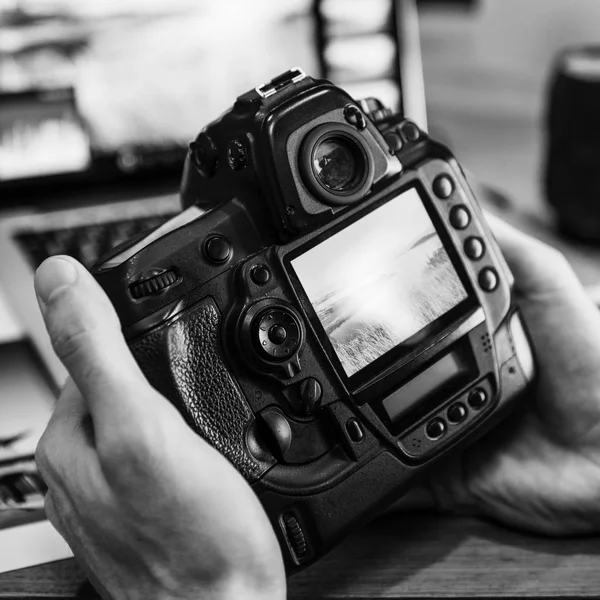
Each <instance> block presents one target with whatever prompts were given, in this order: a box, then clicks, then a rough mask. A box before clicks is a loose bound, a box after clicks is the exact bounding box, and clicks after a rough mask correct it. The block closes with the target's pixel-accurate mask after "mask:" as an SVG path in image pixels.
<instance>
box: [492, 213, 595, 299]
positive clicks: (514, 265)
mask: <svg viewBox="0 0 600 600" xmlns="http://www.w3.org/2000/svg"><path fill="white" fill-rule="evenodd" d="M487 219H488V222H489V224H490V226H491V228H492V230H493V232H494V235H495V236H496V239H497V241H498V244H499V245H500V248H501V249H502V253H503V255H504V257H505V258H506V262H507V263H508V265H509V267H510V269H511V271H512V273H513V275H514V277H515V284H516V288H517V292H518V293H519V294H520V295H522V296H525V297H528V296H535V297H540V296H544V295H553V294H564V293H569V294H572V293H573V292H575V293H576V294H578V295H581V297H583V296H584V295H585V294H583V293H581V294H579V292H583V290H582V287H581V284H580V283H579V281H578V279H577V276H576V275H575V273H574V272H573V269H572V268H571V266H570V265H569V263H568V261H567V260H566V258H565V256H564V255H563V254H562V253H561V252H559V251H558V250H556V249H555V248H552V247H551V246H548V245H547V244H545V243H543V242H541V241H539V240H537V239H535V238H533V237H531V236H529V235H527V234H525V233H523V232H522V231H519V230H518V229H515V228H514V227H512V226H511V225H509V224H508V223H506V222H505V221H502V220H501V219H499V218H498V217H495V216H493V215H487Z"/></svg>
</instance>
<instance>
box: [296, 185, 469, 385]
mask: <svg viewBox="0 0 600 600" xmlns="http://www.w3.org/2000/svg"><path fill="white" fill-rule="evenodd" d="M292 266H293V267H294V269H295V271H296V273H297V275H298V278H299V279H300V282H301V283H302V286H303V287H304V291H305V292H306V294H307V296H308V298H309V300H310V301H311V303H312V305H313V308H314V309H315V312H316V313H317V316H318V317H319V320H320V321H321V323H322V325H323V328H324V329H325V332H326V333H327V335H328V337H329V339H330V340H331V343H332V345H333V347H334V349H335V351H336V353H337V355H338V358H339V359H340V362H341V363H342V366H343V367H344V370H345V371H346V374H347V375H348V376H352V375H354V374H355V373H357V372H358V371H360V370H361V369H363V368H364V367H366V366H367V365H369V364H370V363H372V362H373V361H374V360H376V359H378V358H379V357H381V356H383V355H384V354H385V353H386V352H388V351H390V350H392V349H393V348H394V347H395V346H397V345H398V344H401V343H402V342H404V341H406V340H407V339H408V338H410V337H411V336H413V335H415V334H416V333H418V332H419V331H421V330H422V329H423V328H424V327H426V326H427V325H430V324H431V323H433V322H434V321H435V320H436V319H438V318H439V317H441V316H442V315H444V314H445V313H447V312H448V311H449V310H451V309H452V308H454V307H455V306H457V305H458V304H460V302H462V301H463V300H465V299H466V298H467V293H466V291H465V288H464V286H463V285H462V283H461V281H460V279H459V277H458V275H457V273H456V271H455V269H454V267H453V266H452V263H451V261H450V258H449V256H448V253H447V252H446V250H445V249H444V246H443V245H442V241H441V240H440V237H439V236H438V234H437V232H436V230H435V228H434V226H433V223H432V222H431V219H430V218H429V215H428V214H427V211H426V210H425V207H424V206H423V202H422V200H421V198H420V197H419V194H418V192H417V191H416V189H414V188H413V189H409V190H407V191H406V192H404V193H403V194H401V195H400V196H398V197H397V198H394V199H392V200H390V201H389V202H387V203H386V204H385V205H383V206H381V207H380V208H377V209H375V210H374V211H373V212H372V213H370V214H369V215H367V216H366V217H363V218H362V219H360V220H359V221H357V222H356V223H353V224H352V225H350V226H349V227H347V228H346V229H344V230H342V231H340V232H338V233H337V234H335V235H333V236H332V237H330V238H329V239H327V240H325V241H324V242H322V243H321V244H319V245H317V246H315V247H314V248H312V249H310V250H309V251H308V252H306V253H305V254H303V255H301V256H299V257H298V258H295V259H294V260H293V261H292Z"/></svg>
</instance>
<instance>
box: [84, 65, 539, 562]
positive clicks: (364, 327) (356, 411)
mask: <svg viewBox="0 0 600 600" xmlns="http://www.w3.org/2000/svg"><path fill="white" fill-rule="evenodd" d="M181 193H182V200H183V204H184V207H187V210H186V211H184V212H183V213H182V215H180V216H179V217H175V219H174V220H173V222H171V223H168V224H167V225H166V226H163V228H161V229H159V230H158V231H156V232H154V233H151V234H150V235H148V236H146V237H144V238H143V239H137V240H132V241H131V242H129V243H127V244H126V245H124V246H121V247H119V248H117V249H116V250H115V251H113V253H111V255H109V256H108V257H106V258H104V259H103V260H102V261H101V262H100V263H99V264H98V265H96V267H95V268H94V275H95V277H96V278H97V280H98V281H99V282H100V284H101V285H102V287H103V288H104V289H105V291H106V292H107V293H108V295H109V297H110V298H111V300H112V302H113V304H114V305H115V307H116V310H117V312H118V314H119V316H120V319H121V322H122V326H123V331H124V333H125V336H126V338H127V340H128V343H129V345H130V347H131V350H132V352H133V354H134V355H135V357H136V359H137V361H138V362H139V364H140V365H141V367H142V369H143V371H144V373H145V374H146V375H147V377H148V379H149V380H150V382H151V384H152V385H153V386H154V387H155V388H156V389H157V390H159V391H160V392H161V393H163V394H164V395H165V396H166V397H167V398H168V399H169V400H170V401H171V402H173V403H174V404H175V405H176V406H177V408H178V409H179V410H180V411H181V413H182V414H183V415H184V417H185V418H186V420H187V421H188V423H189V424H190V426H191V427H192V428H193V429H194V430H195V431H196V432H197V433H199V434H200V435H201V436H202V437H203V438H204V439H206V440H207V441H208V442H210V443H211V444H212V445H213V446H214V447H215V448H217V449H218V450H219V451H220V452H221V453H222V454H223V455H224V456H225V457H226V458H227V459H228V460H229V461H230V462H231V463H232V464H233V465H234V466H235V467H236V468H237V469H238V470H239V472H240V473H241V474H242V475H243V476H244V477H245V478H246V480H247V481H248V483H249V484H250V485H251V486H252V487H253V489H254V491H255V492H256V494H257V496H258V497H259V499H260V500H261V502H262V504H263V506H264V508H265V510H266V512H267V514H268V516H269V518H270V520H271V523H272V525H273V528H274V530H275V532H276V535H277V537H278V539H279V542H280V544H281V548H282V552H283V555H284V559H285V563H286V568H287V569H288V572H289V573H293V572H294V571H296V570H298V569H300V568H303V567H304V566H306V565H308V564H310V563H312V562H314V561H315V560H316V559H317V558H319V557H320V556H322V555H323V554H324V553H325V552H327V551H328V550H329V549H331V548H332V547H333V546H334V545H335V544H336V543H337V542H338V541H340V540H341V539H342V537H343V536H344V535H345V534H346V533H348V532H349V531H350V530H352V529H353V528H355V527H356V526H357V525H359V524H361V523H363V522H365V520H367V519H368V518H370V517H372V516H373V515H374V514H376V511H377V510H378V509H381V508H383V507H385V506H386V505H388V504H390V503H391V502H393V501H395V500H397V499H398V498H399V497H400V496H402V495H403V494H404V493H405V492H407V491H408V490H409V489H410V488H411V487H412V486H414V485H415V484H416V483H418V482H419V481H420V480H422V478H423V477H424V476H425V475H427V474H429V472H430V471H431V469H432V467H434V466H435V465H436V464H438V463H439V462H440V461H441V460H443V459H444V458H446V457H447V456H448V455H449V453H451V452H453V451H456V450H457V449H458V448H459V447H463V446H464V445H465V444H468V443H470V442H472V441H474V440H475V439H476V438H477V437H479V436H481V435H482V434H483V433H484V432H485V431H487V430H488V429H489V428H490V427H492V426H493V425H494V424H495V423H496V422H497V421H498V420H499V419H500V418H502V417H503V416H504V415H505V414H506V413H507V411H508V409H509V407H510V406H511V404H513V403H514V401H515V399H516V398H517V397H518V396H519V395H520V394H521V393H522V392H523V391H524V390H525V389H526V387H527V386H528V384H529V382H531V380H532V378H533V374H534V365H533V357H532V353H531V349H530V345H529V343H528V339H527V336H526V334H525V331H524V329H523V325H522V323H521V319H520V317H519V313H518V310H517V308H516V307H515V305H514V302H513V297H512V278H511V274H510V272H509V270H508V268H507V266H506V264H505V262H504V259H503V258H502V255H501V253H500V250H499V248H498V246H497V244H496V242H495V240H494V237H493V235H492V234H491V232H490V230H489V228H488V226H487V224H486V222H485V220H484V218H483V215H482V213H481V210H480V208H479V206H478V204H477V202H476V200H475V198H474V197H473V195H472V192H471V190H470V188H469V186H468V184H467V181H466V179H465V176H464V174H463V172H462V170H461V168H460V166H459V165H458V163H457V162H456V160H455V159H454V157H453V156H452V154H451V153H450V152H449V151H448V150H447V149H446V148H445V147H443V146H441V145H439V144H437V143H435V142H433V141H432V140H431V139H429V137H428V136H427V135H426V134H425V133H424V132H422V131H420V130H419V129H418V127H417V126H416V125H415V124H414V123H412V122H410V121H408V120H405V119H404V118H403V117H402V116H399V115H392V114H391V113H390V111H388V110H386V109H385V108H383V107H382V106H381V105H380V104H378V103H377V102H376V101H374V100H369V101H365V102H362V103H357V102H355V101H354V100H353V99H352V98H350V97H349V96H348V95H347V94H346V93H345V92H343V91H342V90H341V89H339V88H337V87H335V86H334V85H333V84H331V83H330V82H328V81H324V80H314V79H312V78H310V77H307V76H305V75H304V74H303V73H302V72H301V71H300V70H292V71H289V72H287V73H284V74H283V75H281V76H280V77H278V78H276V79H274V80H273V81H272V82H270V83H269V84H267V85H265V86H263V87H261V88H256V89H255V90H251V91H250V92H248V93H246V94H244V95H242V96H240V97H239V98H238V99H237V101H236V102H235V104H234V106H233V107H232V108H231V109H230V110H229V111H227V112H226V113H225V114H224V115H223V116H222V117H220V118H219V119H218V120H216V121H214V122H213V123H211V124H210V125H208V126H207V127H206V128H205V129H204V130H203V131H202V132H201V133H200V134H199V136H198V137H197V138H196V140H195V141H194V142H192V144H190V150H189V153H188V157H187V159H186V163H185V167H184V176H183V182H182V190H181ZM200 209H202V210H200ZM204 210H206V212H203V211H204Z"/></svg>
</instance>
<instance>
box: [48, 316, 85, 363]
mask: <svg viewBox="0 0 600 600" xmlns="http://www.w3.org/2000/svg"><path fill="white" fill-rule="evenodd" d="M89 335H90V333H89V331H88V330H87V329H86V328H85V327H80V326H77V325H74V324H72V323H70V324H68V325H67V326H65V327H53V328H52V329H51V330H50V340H51V342H52V348H53V349H54V352H56V355H57V356H58V358H60V359H61V360H62V361H66V362H68V361H69V360H70V359H71V358H73V357H74V356H76V355H77V354H78V353H79V352H80V351H81V349H82V348H83V347H84V345H85V344H86V343H88V340H89Z"/></svg>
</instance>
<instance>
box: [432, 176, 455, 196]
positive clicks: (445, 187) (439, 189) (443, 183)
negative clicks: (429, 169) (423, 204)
mask: <svg viewBox="0 0 600 600" xmlns="http://www.w3.org/2000/svg"><path fill="white" fill-rule="evenodd" d="M453 191H454V184H453V183H452V179H450V177H448V175H440V176H439V177H436V178H435V180H434V182H433V193H434V194H435V195H436V196H437V197H438V198H441V199H442V200H447V199H448V198H450V196H451V195H452V192H453Z"/></svg>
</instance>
